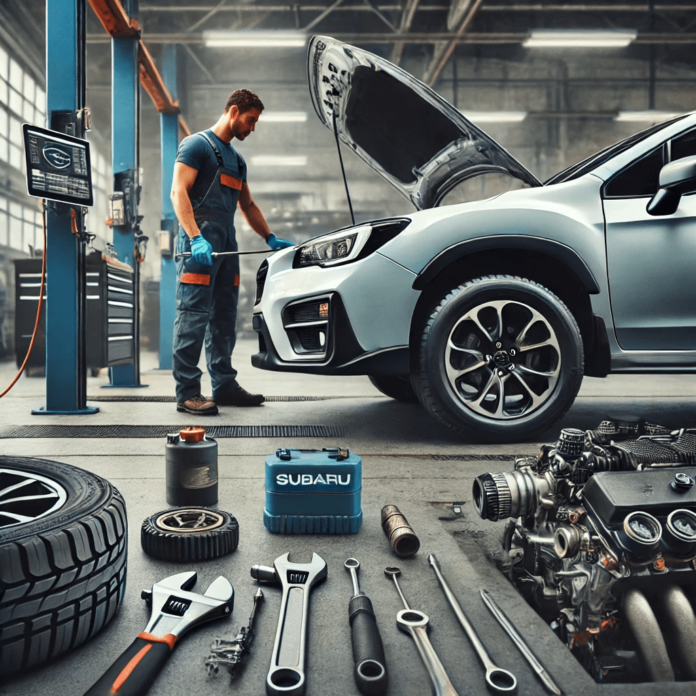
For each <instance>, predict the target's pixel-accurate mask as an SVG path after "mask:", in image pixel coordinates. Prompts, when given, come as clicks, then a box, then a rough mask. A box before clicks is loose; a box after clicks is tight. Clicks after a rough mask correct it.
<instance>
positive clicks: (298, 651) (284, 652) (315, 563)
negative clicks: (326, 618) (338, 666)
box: [251, 553, 326, 696]
mask: <svg viewBox="0 0 696 696" xmlns="http://www.w3.org/2000/svg"><path fill="white" fill-rule="evenodd" d="M251 577H252V578H254V580H256V581H257V582H263V583H272V584H279V585H280V586H281V587H282V590H283V596H282V599H281V602H280V616H279V617H278V629H277V631H276V637H275V643H274V644H273V654H272V656H271V666H270V668H269V670H268V676H267V677H266V693H267V694H268V696H301V694H304V692H305V688H306V686H307V677H306V675H305V658H306V653H307V617H308V609H309V593H310V591H311V590H312V587H314V585H316V584H317V583H319V582H321V581H322V580H324V579H325V578H326V561H325V560H324V559H323V558H322V557H321V556H319V555H318V554H316V553H314V554H312V561H311V563H291V562H290V554H289V553H286V554H284V555H282V556H279V557H278V558H276V559H275V561H273V568H269V567H268V566H258V565H255V566H254V567H253V568H252V569H251Z"/></svg>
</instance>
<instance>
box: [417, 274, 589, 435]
mask: <svg viewBox="0 0 696 696" xmlns="http://www.w3.org/2000/svg"><path fill="white" fill-rule="evenodd" d="M582 376H583V345H582V338H581V336H580V330H579V329H578V325H577V322H576V321H575V318H574V317H573V315H572V314H571V313H570V311H569V310H568V308H567V307H566V306H565V305H564V304H563V302H561V300H560V299H558V297H556V295H554V294H553V293H552V292H551V291H550V290H548V289H547V288H545V287H543V286H542V285H539V284H538V283H534V282H532V281H530V280H525V279H523V278H517V277H513V276H503V275H500V276H485V277H482V278H477V279H475V280H471V281H469V282H467V283H465V284H463V285H461V286H459V287H457V288H454V289H453V290H452V291H451V292H449V293H447V295H445V297H443V298H442V301H441V302H440V303H439V304H438V305H437V307H436V308H435V309H434V310H433V312H432V313H431V315H430V318H429V319H428V321H427V323H426V325H425V327H424V329H423V331H422V334H421V341H420V346H419V350H418V354H417V370H416V373H415V374H414V378H415V380H416V390H417V393H418V394H419V397H420V399H421V402H422V404H423V406H424V407H425V409H426V410H427V411H429V412H430V413H431V414H432V415H433V416H435V418H437V419H438V420H439V421H441V422H442V423H444V424H445V425H447V426H449V427H450V428H452V429H454V430H456V431H457V432H459V433H461V434H462V435H466V436H467V437H470V438H472V439H475V440H479V441H484V442H494V441H495V442H509V441H514V440H526V439H530V438H533V437H535V436H536V435H539V434H541V433H543V432H544V431H546V430H548V429H549V428H550V427H551V426H552V425H553V424H554V423H555V422H556V421H557V420H558V419H560V418H561V417H562V416H563V414H564V413H565V412H566V411H567V410H568V409H569V408H570V406H571V405H572V403H573V401H574V399H575V397H576V395H577V393H578V390H579V389H580V384H581V383H582Z"/></svg>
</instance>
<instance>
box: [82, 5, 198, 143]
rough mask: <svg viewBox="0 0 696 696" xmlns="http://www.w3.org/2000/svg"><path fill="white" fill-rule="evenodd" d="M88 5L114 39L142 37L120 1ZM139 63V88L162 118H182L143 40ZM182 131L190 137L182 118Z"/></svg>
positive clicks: (180, 124)
mask: <svg viewBox="0 0 696 696" xmlns="http://www.w3.org/2000/svg"><path fill="white" fill-rule="evenodd" d="M89 4H90V5H91V7H92V9H93V10H94V14H96V15H97V17H98V18H99V21H100V22H101V23H102V26H103V27H104V29H106V32H107V34H109V35H110V36H112V37H124V36H137V37H140V31H141V28H140V24H138V20H137V19H132V18H130V17H128V15H127V14H126V11H125V10H124V9H123V6H122V5H121V3H120V2H119V0H89ZM138 44H139V45H138V62H139V63H140V84H141V85H142V86H143V87H144V88H145V91H146V92H147V93H148V94H149V95H150V99H152V101H153V103H154V105H155V108H156V109H157V111H159V112H160V113H161V114H179V113H181V109H180V108H179V102H178V101H176V100H175V99H172V95H171V94H170V93H169V90H168V89H167V87H166V85H165V84H164V80H163V79H162V76H161V75H160V73H159V70H157V66H156V65H155V61H154V60H153V59H152V56H151V55H150V52H149V51H148V50H147V46H145V44H144V43H143V40H142V39H141V38H139V39H138ZM179 129H180V130H181V132H182V133H183V134H185V135H191V131H190V130H189V127H188V126H187V125H186V121H184V119H183V118H182V117H181V116H179Z"/></svg>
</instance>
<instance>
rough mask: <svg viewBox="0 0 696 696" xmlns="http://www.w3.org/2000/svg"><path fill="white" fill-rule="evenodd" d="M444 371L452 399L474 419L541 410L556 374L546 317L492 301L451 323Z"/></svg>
mask: <svg viewBox="0 0 696 696" xmlns="http://www.w3.org/2000/svg"><path fill="white" fill-rule="evenodd" d="M444 358H445V370H446V373H447V378H448V380H449V384H450V387H451V388H452V391H453V392H454V394H455V396H456V398H457V399H458V400H459V401H460V402H461V403H462V404H463V405H464V406H465V407H466V408H468V409H470V410H471V411H473V412H475V413H476V414H477V415H479V416H484V417H486V418H488V419H493V420H511V419H514V418H520V417H522V416H526V415H528V414H529V413H531V412H532V411H535V410H537V409H539V408H541V407H542V406H543V405H544V404H545V403H546V402H547V401H548V400H549V399H550V398H551V396H552V394H553V392H554V390H555V387H556V384H557V383H558V379H559V376H560V373H561V348H560V345H559V342H558V338H557V337H556V333H555V331H554V329H553V327H552V326H551V324H550V323H549V321H548V320H547V319H546V317H545V316H544V315H543V314H541V313H540V312H538V311H537V310H536V309H534V308H533V307H530V306H529V305H526V304H524V303H522V302H516V301H512V300H493V301H490V302H485V303H482V304H480V305H477V306H475V307H473V308H472V309H470V310H468V311H467V312H466V313H465V314H464V316H462V317H461V318H460V319H459V320H458V321H456V322H455V324H454V326H453V327H452V330H451V331H450V334H449V337H448V339H447V346H446V348H445V355H444Z"/></svg>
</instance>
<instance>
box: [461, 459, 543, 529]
mask: <svg viewBox="0 0 696 696" xmlns="http://www.w3.org/2000/svg"><path fill="white" fill-rule="evenodd" d="M548 491H549V483H548V481H547V480H546V479H545V478H544V477H542V476H537V475H535V474H534V473H533V472H532V471H531V470H529V468H524V469H520V470H518V471H512V472H510V473H505V474H500V473H498V474H482V475H481V476H477V477H476V478H475V479H474V485H473V490H472V493H473V497H474V507H475V508H476V512H478V514H479V515H480V516H481V517H482V518H483V519H484V520H493V521H494V522H495V521H497V520H505V519H507V518H508V517H527V516H528V515H530V514H533V513H535V512H536V509H537V506H538V500H539V498H540V497H541V496H543V495H546V493H548Z"/></svg>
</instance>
